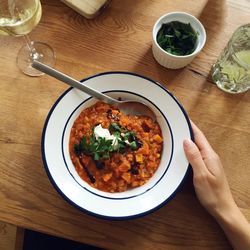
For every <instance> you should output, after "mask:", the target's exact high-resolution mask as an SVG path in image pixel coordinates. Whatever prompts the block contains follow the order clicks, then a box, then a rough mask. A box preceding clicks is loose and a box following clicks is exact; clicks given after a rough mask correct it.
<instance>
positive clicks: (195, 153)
mask: <svg viewBox="0 0 250 250" xmlns="http://www.w3.org/2000/svg"><path fill="white" fill-rule="evenodd" d="M183 148H184V151H185V154H186V157H187V159H188V161H189V163H190V164H191V166H192V169H193V172H194V175H196V176H197V175H201V174H204V173H206V172H207V171H208V170H207V167H206V165H205V163H204V161H203V159H202V156H201V154H200V151H199V149H198V147H197V146H196V144H195V143H194V142H192V141H191V140H190V139H185V140H184V142H183Z"/></svg>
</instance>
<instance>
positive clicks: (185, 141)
mask: <svg viewBox="0 0 250 250" xmlns="http://www.w3.org/2000/svg"><path fill="white" fill-rule="evenodd" d="M192 145H193V142H192V141H191V140H190V139H189V138H187V139H184V141H183V146H184V147H185V148H189V147H191V146H192Z"/></svg>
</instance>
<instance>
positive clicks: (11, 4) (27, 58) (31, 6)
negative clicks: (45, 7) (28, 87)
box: [0, 0, 55, 76]
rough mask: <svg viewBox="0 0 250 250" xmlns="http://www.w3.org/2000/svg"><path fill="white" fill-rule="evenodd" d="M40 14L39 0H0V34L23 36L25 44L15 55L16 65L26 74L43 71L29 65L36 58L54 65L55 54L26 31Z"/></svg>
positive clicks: (39, 17)
mask: <svg viewBox="0 0 250 250" xmlns="http://www.w3.org/2000/svg"><path fill="white" fill-rule="evenodd" d="M41 15H42V8H41V3H40V1H39V0H0V35H7V36H23V37H24V38H25V41H26V45H25V46H23V47H22V48H21V49H20V50H19V52H18V55H17V65H18V67H19V68H20V69H21V70H22V71H23V72H24V73H25V74H27V75H30V76H40V75H42V74H43V73H42V72H40V71H38V70H36V69H34V68H33V67H32V66H31V63H32V60H34V59H35V60H38V61H41V62H43V63H46V64H48V65H50V66H52V67H53V66H54V63H55V54H54V51H53V49H52V48H51V47H50V46H49V45H48V44H46V43H43V42H33V41H31V40H30V39H29V37H28V35H27V34H28V33H30V32H31V30H32V29H34V28H35V27H36V25H37V24H38V23H39V21H40V19H41Z"/></svg>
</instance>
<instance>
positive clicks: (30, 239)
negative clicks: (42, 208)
mask: <svg viewBox="0 0 250 250" xmlns="http://www.w3.org/2000/svg"><path fill="white" fill-rule="evenodd" d="M45 249H46V250H69V249H70V250H104V249H103V248H98V247H94V246H90V245H85V244H81V243H78V242H76V241H71V240H66V239H63V238H59V237H53V236H50V235H47V234H42V233H38V232H35V231H31V230H25V234H24V243H23V250H45Z"/></svg>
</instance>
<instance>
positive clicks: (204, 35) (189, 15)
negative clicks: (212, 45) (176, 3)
mask: <svg viewBox="0 0 250 250" xmlns="http://www.w3.org/2000/svg"><path fill="white" fill-rule="evenodd" d="M175 15H182V16H187V17H189V18H191V19H193V20H194V21H195V22H196V23H197V24H198V25H199V26H200V28H201V30H202V32H203V33H202V34H201V35H202V36H203V41H202V43H201V46H200V48H199V49H198V48H196V49H195V50H194V52H193V53H192V54H189V55H184V56H178V55H173V54H171V53H169V52H167V51H166V50H164V49H163V48H161V46H160V45H159V44H158V42H157V41H156V36H157V33H158V31H159V30H157V32H156V26H157V25H158V24H159V22H161V21H162V19H164V18H166V17H169V16H175ZM155 33H156V35H154V34H155ZM152 39H153V41H154V43H155V45H156V46H157V47H158V48H159V49H160V50H161V51H162V52H164V53H165V54H167V55H168V56H171V57H173V58H176V59H181V58H189V57H193V56H195V55H197V54H198V53H199V52H200V51H201V50H202V49H203V47H204V45H205V43H206V39H207V35H206V30H205V28H204V26H203V24H202V23H201V22H200V21H199V19H198V18H196V17H195V16H193V15H191V14H189V13H187V12H182V11H175V12H169V13H166V14H164V15H162V16H161V17H159V18H158V20H157V21H156V22H155V24H154V27H153V31H152ZM198 39H199V38H198Z"/></svg>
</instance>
